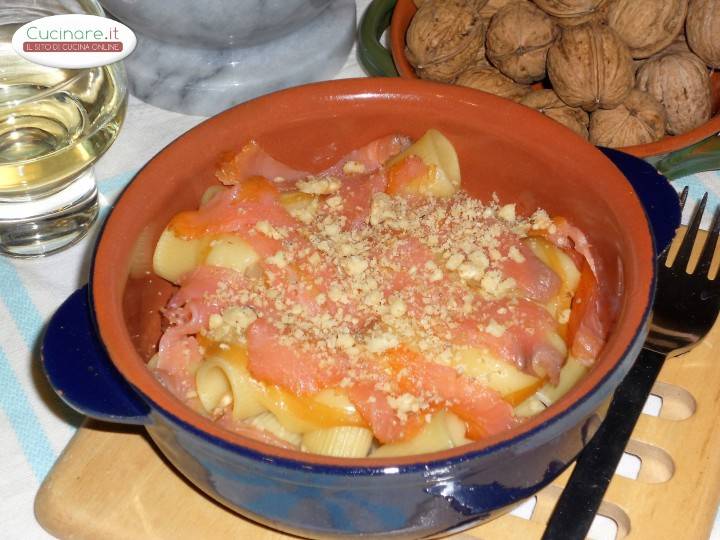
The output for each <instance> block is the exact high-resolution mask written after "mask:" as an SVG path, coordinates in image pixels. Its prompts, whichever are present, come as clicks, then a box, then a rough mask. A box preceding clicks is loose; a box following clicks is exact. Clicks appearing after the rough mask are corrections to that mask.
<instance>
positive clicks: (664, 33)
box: [607, 0, 688, 58]
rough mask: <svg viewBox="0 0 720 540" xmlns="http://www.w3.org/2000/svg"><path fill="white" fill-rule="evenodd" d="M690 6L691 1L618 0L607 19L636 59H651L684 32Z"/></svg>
mask: <svg viewBox="0 0 720 540" xmlns="http://www.w3.org/2000/svg"><path fill="white" fill-rule="evenodd" d="M687 8H688V0H614V1H612V2H611V3H610V5H609V7H608V14H607V20H608V24H609V25H610V27H611V28H612V29H613V30H615V32H617V34H618V35H619V36H620V37H621V38H622V40H623V41H624V42H625V43H626V44H627V46H628V47H629V48H630V53H631V54H632V55H633V58H648V57H650V56H652V55H653V54H655V53H657V52H660V51H661V50H663V49H664V48H665V47H667V46H668V45H670V44H671V43H672V42H673V41H674V40H675V38H676V37H677V36H678V35H680V33H681V32H682V29H683V24H684V23H685V15H686V14H687Z"/></svg>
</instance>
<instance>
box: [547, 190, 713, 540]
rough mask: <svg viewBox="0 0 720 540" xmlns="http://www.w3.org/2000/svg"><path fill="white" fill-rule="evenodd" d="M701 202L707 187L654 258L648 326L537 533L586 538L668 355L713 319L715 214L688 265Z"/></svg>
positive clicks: (686, 346) (554, 538) (690, 343)
mask: <svg viewBox="0 0 720 540" xmlns="http://www.w3.org/2000/svg"><path fill="white" fill-rule="evenodd" d="M687 194H688V188H687V187H686V188H685V189H684V190H683V193H682V195H681V197H680V204H681V207H684V206H685V201H686V199H687ZM706 204H707V193H706V194H705V195H704V196H703V198H702V201H701V202H700V204H699V205H698V208H697V210H696V211H695V214H694V215H693V219H692V221H691V223H690V225H689V226H688V229H687V232H686V233H685V237H684V238H683V240H682V244H681V245H680V248H679V250H678V252H677V255H676V256H675V258H674V260H673V262H672V264H671V265H670V266H667V265H666V264H667V255H668V252H669V249H668V251H666V252H665V254H664V255H663V256H662V257H661V258H660V259H659V260H658V270H657V275H658V281H657V292H656V295H655V304H654V306H653V318H652V323H651V325H650V333H649V334H648V337H647V340H646V342H645V345H644V346H643V349H642V351H641V352H640V355H639V356H638V358H637V360H636V361H635V364H634V365H633V367H632V369H631V370H630V372H629V373H628V375H627V377H625V379H624V380H623V382H622V383H621V384H620V386H618V388H617V390H616V391H615V394H614V396H613V400H612V402H611V403H610V407H609V409H608V411H607V416H606V417H605V420H604V421H603V423H602V425H601V426H600V428H599V429H598V431H597V433H596V434H595V436H594V437H593V438H592V439H591V441H590V442H589V443H588V445H587V446H586V447H585V449H584V450H583V451H582V453H581V454H580V455H579V456H578V459H577V463H576V464H575V469H574V470H573V472H572V474H571V476H570V479H569V480H568V483H567V485H566V486H565V489H564V490H563V492H562V494H561V495H560V498H559V499H558V502H557V504H556V505H555V509H554V510H553V513H552V515H551V516H550V520H549V521H548V524H547V527H546V529H545V533H544V534H543V536H542V540H581V539H584V538H585V537H586V535H587V532H588V530H589V529H590V525H591V524H592V521H593V519H594V517H595V514H596V513H597V510H598V508H599V507H600V503H601V502H602V499H603V496H604V495H605V492H606V491H607V488H608V485H609V484H610V480H611V479H612V476H613V474H614V473H615V470H616V469H617V465H618V463H619V462H620V458H621V457H622V454H623V452H624V451H625V447H626V446H627V443H628V441H629V440H630V436H631V434H632V431H633V429H634V427H635V424H636V423H637V421H638V418H639V417H640V413H641V412H642V409H643V406H644V405H645V401H646V400H647V397H648V395H649V394H650V390H651V389H652V387H653V384H654V383H655V380H656V379H657V376H658V374H659V373H660V370H661V368H662V366H663V363H664V362H665V358H666V356H667V354H668V353H670V352H671V351H678V350H680V351H688V350H690V349H691V348H692V347H694V346H695V345H696V344H697V343H698V342H699V341H700V340H701V339H702V338H703V337H705V335H706V334H707V333H708V332H709V331H710V329H711V328H712V326H713V324H714V323H715V320H716V319H717V316H718V310H719V309H720V279H714V280H710V278H709V272H710V266H711V264H712V260H713V255H714V254H715V248H716V244H717V240H718V230H719V229H720V220H719V219H718V213H715V217H714V220H713V225H712V227H711V231H710V234H709V235H708V238H707V240H706V242H705V245H704V246H703V250H702V253H701V254H700V257H699V259H698V263H697V265H696V267H695V269H694V270H693V271H692V272H691V273H690V272H688V270H689V269H688V264H689V262H690V255H691V254H692V251H693V248H694V246H695V241H696V238H697V233H698V229H699V228H700V222H701V220H702V216H703V213H704V211H705V206H706Z"/></svg>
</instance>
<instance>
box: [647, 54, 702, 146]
mask: <svg viewBox="0 0 720 540" xmlns="http://www.w3.org/2000/svg"><path fill="white" fill-rule="evenodd" d="M636 86H637V88H638V89H640V90H643V91H645V92H648V93H649V94H651V95H652V96H654V97H655V99H657V100H658V101H659V102H660V103H662V104H663V106H664V107H665V114H666V115H667V131H668V133H670V134H671V135H680V134H682V133H687V132H688V131H690V130H692V129H695V128H696V127H698V126H699V125H701V124H704V123H705V122H707V121H708V120H709V119H710V115H711V111H712V87H711V83H710V73H709V71H708V69H707V67H706V66H705V62H703V61H702V60H700V58H698V57H697V56H695V55H694V54H692V53H670V54H664V53H660V54H658V55H656V56H654V57H653V58H651V59H650V60H648V61H647V62H645V64H644V65H643V66H642V67H641V68H640V69H639V70H638V72H637V81H636Z"/></svg>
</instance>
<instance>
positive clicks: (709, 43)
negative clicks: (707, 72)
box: [685, 0, 720, 68]
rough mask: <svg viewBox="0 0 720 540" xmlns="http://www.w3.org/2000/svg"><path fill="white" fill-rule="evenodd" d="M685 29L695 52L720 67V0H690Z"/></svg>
mask: <svg viewBox="0 0 720 540" xmlns="http://www.w3.org/2000/svg"><path fill="white" fill-rule="evenodd" d="M685 31H686V32H687V39H688V43H689V45H690V48H691V49H692V50H693V52H694V53H695V54H697V55H698V56H699V57H700V58H702V59H703V60H704V61H705V63H706V64H707V65H708V66H711V67H713V68H720V0H690V5H689V7H688V16H687V23H686V24H685Z"/></svg>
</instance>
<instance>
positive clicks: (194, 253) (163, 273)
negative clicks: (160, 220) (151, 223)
mask: <svg viewBox="0 0 720 540" xmlns="http://www.w3.org/2000/svg"><path fill="white" fill-rule="evenodd" d="M207 244H208V240H207V239H206V238H192V239H184V238H180V237H179V236H176V235H175V233H174V232H173V231H171V230H170V229H165V230H164V231H163V233H162V234H161V235H160V238H159V239H158V242H157V245H156V246H155V252H154V253H153V271H154V272H155V273H156V274H157V275H158V276H160V277H162V278H165V279H167V280H168V281H172V282H173V283H178V282H179V280H180V278H181V277H182V276H184V275H185V274H187V273H188V272H191V271H193V270H194V269H195V268H196V267H197V266H198V265H200V264H201V263H202V260H203V256H204V254H205V251H206V249H207Z"/></svg>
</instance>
